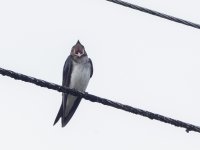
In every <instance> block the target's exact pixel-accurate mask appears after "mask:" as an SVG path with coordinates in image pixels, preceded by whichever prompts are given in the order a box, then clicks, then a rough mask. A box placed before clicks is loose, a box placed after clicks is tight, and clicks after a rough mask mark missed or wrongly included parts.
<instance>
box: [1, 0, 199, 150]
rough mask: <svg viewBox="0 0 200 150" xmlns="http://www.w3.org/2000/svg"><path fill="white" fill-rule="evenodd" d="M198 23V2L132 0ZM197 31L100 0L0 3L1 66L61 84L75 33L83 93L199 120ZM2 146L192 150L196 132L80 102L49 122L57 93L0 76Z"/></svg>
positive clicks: (57, 103)
mask: <svg viewBox="0 0 200 150" xmlns="http://www.w3.org/2000/svg"><path fill="white" fill-rule="evenodd" d="M129 2H132V3H134V4H137V5H141V6H144V7H147V8H150V9H154V10H157V11H160V12H164V13H166V14H170V15H173V16H176V17H180V18H183V19H186V20H190V21H193V22H196V23H200V15H199V14H200V9H199V6H200V2H199V1H198V0H190V1H188V0H176V1H174V0H168V1H159V0H151V1H149V0H142V1H139V0H130V1H129ZM199 39H200V30H198V29H195V28H192V27H188V26H185V25H181V24H178V23H174V22H171V21H168V20H165V19H162V18H158V17H155V16H151V15H149V14H145V13H142V12H139V11H136V10H132V9H129V8H126V7H123V6H120V5H117V4H114V3H110V2H107V1H105V0H71V1H68V0H17V1H16V0H6V1H3V0H1V1H0V67H2V68H5V69H10V70H13V71H16V72H19V73H23V74H26V75H30V76H33V77H37V78H40V79H43V80H47V81H50V82H53V83H57V84H61V81H62V69H63V65H64V62H65V59H66V58H67V56H68V55H69V53H70V50H71V47H72V46H73V45H74V44H75V43H76V41H77V40H80V41H81V43H82V44H83V45H84V46H85V48H86V51H87V53H88V55H89V57H90V58H91V59H92V61H93V65H94V75H93V77H92V79H91V80H90V83H89V86H88V88H87V92H89V93H91V94H95V95H97V96H101V97H104V98H108V99H112V100H114V101H117V102H121V103H124V104H128V105H131V106H134V107H138V108H141V109H145V110H149V111H152V112H155V113H159V114H162V115H166V116H168V117H172V118H175V119H179V120H182V121H185V122H189V123H192V124H195V125H200V119H199V114H200V109H199V106H200V94H199V93H200V92H199V91H200V44H199V43H200V42H199ZM0 91H1V92H0V93H1V95H0V119H1V123H0V149H4V150H11V149H12V150H13V149H21V150H27V149H29V150H35V149H42V150H45V149H48V150H55V149H70V150H77V149H88V150H90V149H91V150H93V149H96V150H102V149H116V150H121V149H126V150H128V149H130V150H131V149H154V150H160V149H162V150H168V149H182V150H187V149H191V148H193V149H198V148H200V142H199V140H200V134H199V133H195V132H190V133H189V134H188V133H186V132H185V131H184V129H183V128H177V127H174V126H171V125H168V124H165V123H161V122H159V121H155V120H153V121H152V120H150V119H147V118H144V117H141V116H137V115H133V114H130V113H127V112H124V111H121V110H117V109H114V108H111V107H107V106H103V105H101V104H98V103H91V102H89V101H86V100H82V102H81V104H80V106H79V108H78V109H77V111H76V113H75V115H74V116H73V118H72V119H71V121H70V123H69V124H68V125H67V126H66V127H65V128H61V125H60V122H59V123H58V124H56V126H53V122H54V119H55V117H56V114H57V112H58V109H59V107H60V103H61V93H58V92H56V91H53V90H48V89H45V88H41V87H38V86H35V85H32V84H27V83H24V82H22V81H15V80H13V79H11V78H8V77H3V76H0Z"/></svg>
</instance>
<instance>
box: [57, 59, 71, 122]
mask: <svg viewBox="0 0 200 150" xmlns="http://www.w3.org/2000/svg"><path fill="white" fill-rule="evenodd" d="M71 72H72V56H71V55H70V56H68V58H67V60H66V61H65V65H64V68H63V81H62V86H65V87H69V84H70V79H71ZM67 96H68V94H66V93H63V94H62V97H63V99H62V103H61V106H60V109H59V111H58V114H57V116H56V119H55V121H54V125H55V124H56V123H57V122H58V120H59V119H60V118H61V117H62V116H63V115H64V112H65V111H64V110H65V109H66V101H67Z"/></svg>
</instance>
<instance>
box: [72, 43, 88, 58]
mask: <svg viewBox="0 0 200 150" xmlns="http://www.w3.org/2000/svg"><path fill="white" fill-rule="evenodd" d="M70 55H71V56H73V58H74V59H79V58H82V57H84V56H87V53H86V51H85V48H84V46H83V45H82V44H81V43H80V41H79V40H78V41H77V43H76V44H75V45H74V46H73V47H72V50H71V54H70Z"/></svg>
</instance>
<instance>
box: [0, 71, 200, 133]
mask: <svg viewBox="0 0 200 150" xmlns="http://www.w3.org/2000/svg"><path fill="white" fill-rule="evenodd" d="M0 74H1V75H3V76H8V77H11V78H14V79H16V80H22V81H25V82H29V83H33V84H35V85H38V86H41V87H46V88H48V89H52V90H56V91H58V92H63V93H70V94H72V95H74V96H80V97H83V98H85V99H86V100H89V101H91V102H98V103H101V104H104V105H107V106H111V107H114V108H117V109H121V110H124V111H127V112H130V113H133V114H137V115H141V116H144V117H148V118H149V119H155V120H159V121H161V122H164V123H168V124H171V125H174V126H177V127H182V128H185V129H186V132H189V131H195V132H199V133H200V127H198V126H195V125H192V124H189V123H185V122H182V121H179V120H175V119H172V118H169V117H165V116H162V115H159V114H155V113H152V112H149V111H145V110H142V109H138V108H134V107H131V106H128V105H124V104H121V103H118V102H114V101H111V100H108V99H105V98H101V97H98V96H95V95H92V94H89V93H87V92H80V91H77V90H74V89H70V88H66V87H63V86H60V85H57V84H54V83H50V82H47V81H44V80H40V79H37V78H33V77H30V76H27V75H23V74H20V73H16V72H13V71H10V70H6V69H3V68H0Z"/></svg>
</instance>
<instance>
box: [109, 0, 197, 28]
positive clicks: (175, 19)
mask: <svg viewBox="0 0 200 150" xmlns="http://www.w3.org/2000/svg"><path fill="white" fill-rule="evenodd" d="M107 1H109V2H113V3H116V4H119V5H123V6H125V7H129V8H132V9H136V10H139V11H142V12H145V13H148V14H151V15H155V16H158V17H161V18H165V19H168V20H171V21H174V22H178V23H181V24H184V25H187V26H191V27H194V28H197V29H200V25H199V24H196V23H193V22H190V21H187V20H183V19H180V18H176V17H173V16H170V15H166V14H163V13H160V12H157V11H154V10H151V9H148V8H144V7H141V6H137V5H134V4H131V3H128V2H124V1H121V0H107Z"/></svg>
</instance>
